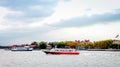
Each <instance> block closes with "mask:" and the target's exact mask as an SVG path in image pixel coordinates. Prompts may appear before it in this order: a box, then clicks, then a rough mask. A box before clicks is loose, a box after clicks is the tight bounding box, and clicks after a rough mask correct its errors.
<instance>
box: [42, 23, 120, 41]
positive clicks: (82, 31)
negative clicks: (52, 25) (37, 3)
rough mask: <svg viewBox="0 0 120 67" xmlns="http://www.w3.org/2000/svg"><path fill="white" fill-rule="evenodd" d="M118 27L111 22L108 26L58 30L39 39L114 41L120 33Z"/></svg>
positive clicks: (97, 25)
mask: <svg viewBox="0 0 120 67" xmlns="http://www.w3.org/2000/svg"><path fill="white" fill-rule="evenodd" d="M119 22H120V21H119ZM119 25H120V23H118V22H111V23H108V24H102V23H99V24H95V25H91V26H86V27H67V28H60V29H56V30H52V31H49V32H47V33H46V34H43V35H41V38H40V39H44V40H46V41H64V40H73V41H74V40H76V39H80V40H84V39H90V40H91V41H96V40H103V39H114V37H115V36H116V35H117V34H119V33H120V31H119V29H120V27H119Z"/></svg>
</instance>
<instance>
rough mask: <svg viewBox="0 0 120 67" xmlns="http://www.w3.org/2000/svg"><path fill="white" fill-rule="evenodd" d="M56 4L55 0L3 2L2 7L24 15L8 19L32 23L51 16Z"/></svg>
mask: <svg viewBox="0 0 120 67" xmlns="http://www.w3.org/2000/svg"><path fill="white" fill-rule="evenodd" d="M56 3H57V1H55V0H2V1H0V6H2V7H5V8H8V9H11V10H13V11H20V12H22V13H23V14H22V15H12V14H11V15H8V16H6V18H7V19H12V20H14V21H16V20H19V21H21V22H23V21H25V22H31V21H32V20H35V19H38V17H39V18H43V17H47V16H50V15H51V14H52V13H53V9H52V8H53V7H54V6H55V5H56Z"/></svg>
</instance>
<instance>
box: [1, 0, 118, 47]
mask: <svg viewBox="0 0 120 67" xmlns="http://www.w3.org/2000/svg"><path fill="white" fill-rule="evenodd" d="M119 3H120V0H0V45H12V44H23V43H31V42H34V41H37V42H40V41H46V42H54V41H75V40H85V39H89V40H90V41H99V40H107V39H115V36H116V35H118V34H120V4H119ZM118 39H120V38H118Z"/></svg>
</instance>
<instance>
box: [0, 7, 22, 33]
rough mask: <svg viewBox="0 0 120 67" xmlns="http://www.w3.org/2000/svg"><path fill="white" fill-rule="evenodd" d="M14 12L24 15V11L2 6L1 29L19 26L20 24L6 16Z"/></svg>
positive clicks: (0, 13) (0, 12)
mask: <svg viewBox="0 0 120 67" xmlns="http://www.w3.org/2000/svg"><path fill="white" fill-rule="evenodd" d="M12 14H13V15H22V12H20V11H12V10H10V9H8V8H5V7H0V31H3V30H8V29H13V28H15V27H17V26H19V24H17V23H16V22H11V21H9V19H6V18H5V17H7V16H9V15H12ZM8 22H11V23H8ZM16 25H17V26H16Z"/></svg>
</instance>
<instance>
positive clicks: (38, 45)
mask: <svg viewBox="0 0 120 67" xmlns="http://www.w3.org/2000/svg"><path fill="white" fill-rule="evenodd" d="M113 41H114V40H101V41H94V42H91V41H89V40H83V41H79V40H76V41H60V42H45V41H40V42H36V41H34V42H32V43H31V44H30V45H35V47H34V49H46V48H47V46H48V45H50V46H51V47H52V48H55V47H57V48H65V47H66V46H67V45H69V46H70V48H76V47H79V49H109V48H111V49H119V48H120V44H114V43H113Z"/></svg>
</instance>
